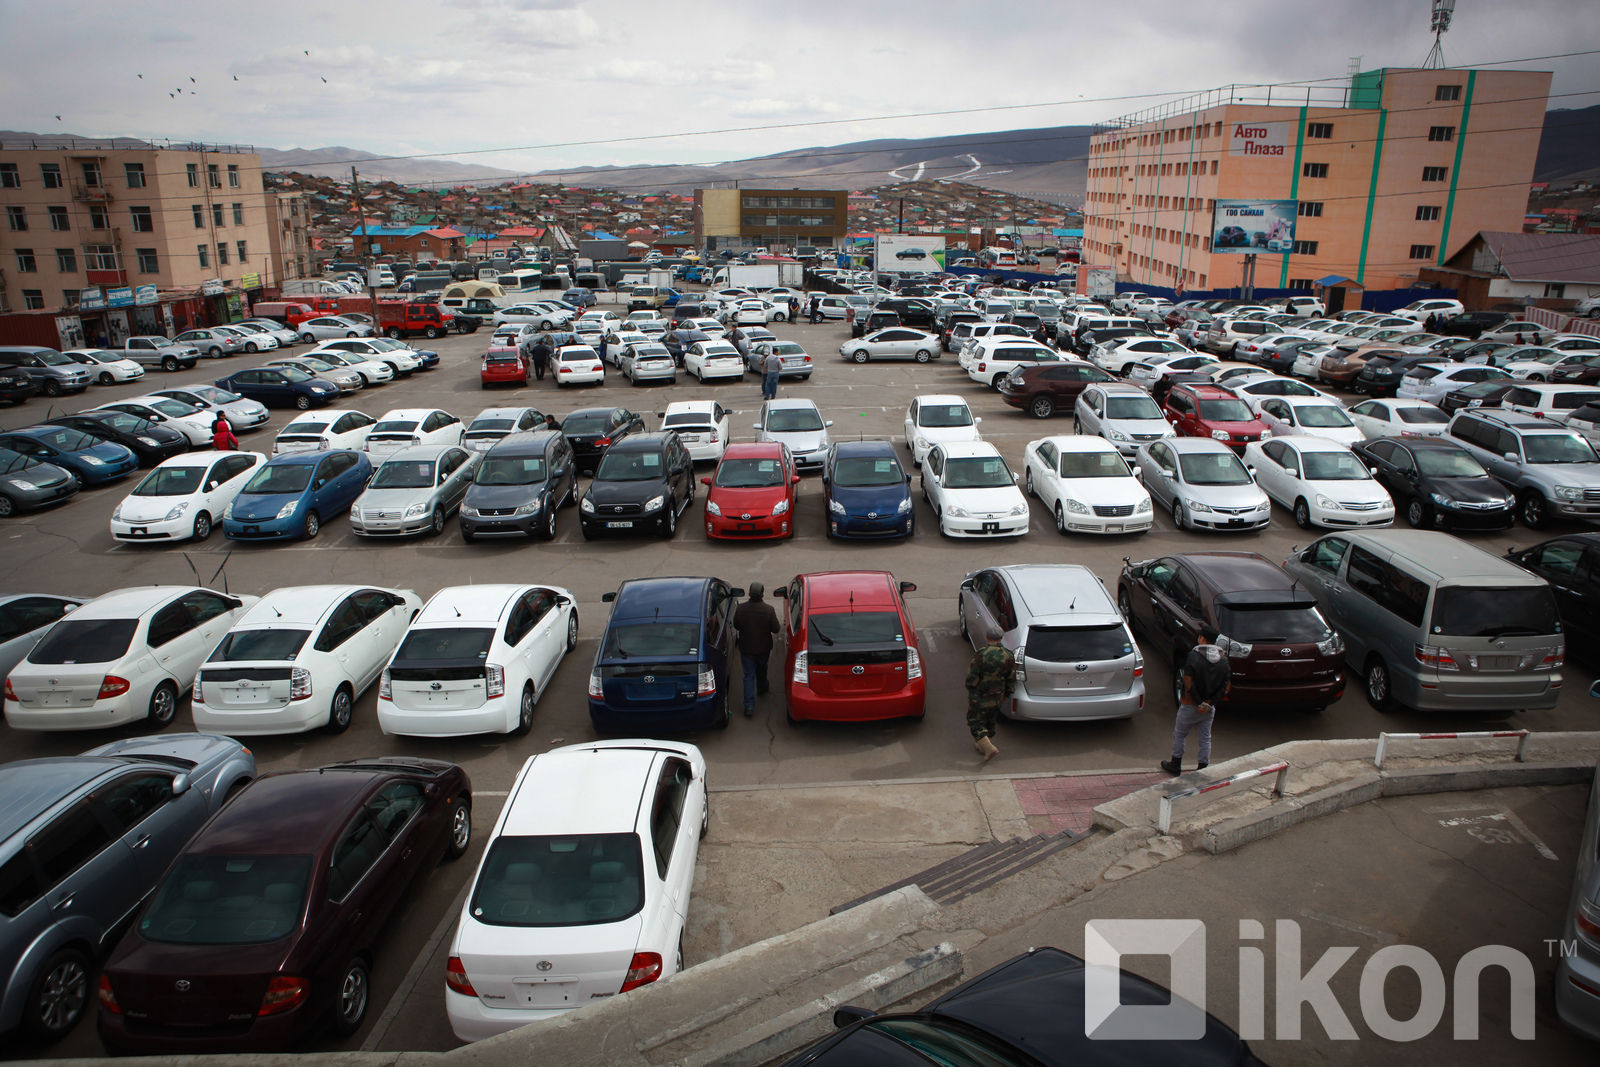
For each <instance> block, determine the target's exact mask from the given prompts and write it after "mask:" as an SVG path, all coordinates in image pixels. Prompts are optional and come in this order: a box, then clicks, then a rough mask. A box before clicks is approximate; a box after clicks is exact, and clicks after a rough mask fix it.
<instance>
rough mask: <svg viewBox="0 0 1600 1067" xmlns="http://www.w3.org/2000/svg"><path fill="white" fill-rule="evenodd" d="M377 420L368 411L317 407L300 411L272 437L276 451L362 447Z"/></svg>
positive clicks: (277, 454) (355, 449) (273, 447)
mask: <svg viewBox="0 0 1600 1067" xmlns="http://www.w3.org/2000/svg"><path fill="white" fill-rule="evenodd" d="M376 422H377V420H376V419H374V418H373V417H372V416H371V415H368V414H367V413H366V412H364V411H351V410H345V411H316V412H307V413H306V414H304V415H300V416H299V417H297V418H296V419H295V420H294V421H293V422H291V423H290V424H289V425H287V426H285V427H284V428H283V429H282V430H281V431H280V432H279V434H278V436H277V437H276V438H274V439H273V441H272V454H273V455H274V456H281V455H285V454H286V453H290V452H318V451H330V450H335V449H351V450H354V451H357V452H359V451H361V450H362V449H364V448H366V445H367V435H368V434H370V433H371V432H372V427H373V426H374V425H375V424H376Z"/></svg>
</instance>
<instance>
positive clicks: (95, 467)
mask: <svg viewBox="0 0 1600 1067" xmlns="http://www.w3.org/2000/svg"><path fill="white" fill-rule="evenodd" d="M0 448H9V449H11V450H12V451H13V452H20V453H22V454H23V455H24V456H27V457H28V458H29V459H36V460H39V461H40V462H41V463H54V464H55V465H56V466H57V467H61V468H63V469H65V470H68V471H71V472H72V473H73V474H75V475H77V476H78V478H79V479H80V480H81V481H82V482H83V484H84V485H104V484H105V483H106V482H114V481H116V480H117V479H118V478H123V477H126V476H127V475H128V474H130V473H131V472H133V471H136V470H138V469H139V457H138V456H136V455H134V454H133V450H132V449H130V448H127V447H125V446H123V445H119V444H117V443H116V442H114V441H106V440H103V439H102V438H99V437H96V436H94V435H93V434H89V433H84V432H83V431H82V430H78V429H74V428H72V427H71V426H27V427H24V428H23V429H20V430H9V431H7V432H6V433H3V434H0Z"/></svg>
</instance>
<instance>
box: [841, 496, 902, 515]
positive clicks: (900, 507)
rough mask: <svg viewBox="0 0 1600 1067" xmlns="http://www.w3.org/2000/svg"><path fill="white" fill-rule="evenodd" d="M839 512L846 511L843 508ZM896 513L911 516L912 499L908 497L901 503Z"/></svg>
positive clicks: (896, 508)
mask: <svg viewBox="0 0 1600 1067" xmlns="http://www.w3.org/2000/svg"><path fill="white" fill-rule="evenodd" d="M839 510H840V511H841V512H842V511H844V509H843V508H840V509H839ZM895 511H896V512H898V513H899V514H901V515H908V514H910V513H911V498H910V497H906V498H905V499H904V500H902V501H900V503H899V505H897V506H896V507H895Z"/></svg>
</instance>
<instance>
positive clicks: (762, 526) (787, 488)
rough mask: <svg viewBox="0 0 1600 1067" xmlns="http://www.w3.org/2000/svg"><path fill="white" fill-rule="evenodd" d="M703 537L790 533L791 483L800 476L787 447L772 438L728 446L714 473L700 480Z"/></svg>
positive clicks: (792, 510) (767, 535) (797, 482)
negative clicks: (703, 495) (703, 506)
mask: <svg viewBox="0 0 1600 1067" xmlns="http://www.w3.org/2000/svg"><path fill="white" fill-rule="evenodd" d="M700 483H701V484H702V485H709V486H710V487H711V491H710V492H708V493H707V494H706V536H707V537H712V538H728V539H730V540H741V539H749V538H770V537H793V536H794V504H795V486H797V485H799V484H800V475H799V474H798V473H797V472H796V471H795V469H794V457H792V456H790V455H789V449H788V448H787V447H786V446H785V445H783V444H780V443H778V442H776V441H769V442H766V443H764V444H751V445H729V446H728V447H727V449H726V451H724V452H723V453H722V459H721V460H720V461H719V462H718V463H717V470H716V473H715V474H713V475H711V476H710V477H708V478H701V479H700Z"/></svg>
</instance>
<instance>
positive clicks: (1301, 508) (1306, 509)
mask: <svg viewBox="0 0 1600 1067" xmlns="http://www.w3.org/2000/svg"><path fill="white" fill-rule="evenodd" d="M1294 524H1295V525H1296V526H1298V527H1300V529H1302V530H1309V529H1311V505H1309V504H1307V503H1306V498H1305V497H1301V498H1300V499H1298V500H1296V501H1295V502H1294Z"/></svg>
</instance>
